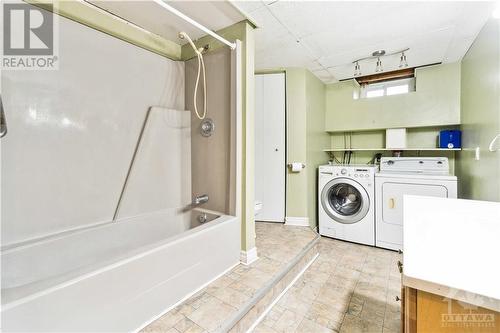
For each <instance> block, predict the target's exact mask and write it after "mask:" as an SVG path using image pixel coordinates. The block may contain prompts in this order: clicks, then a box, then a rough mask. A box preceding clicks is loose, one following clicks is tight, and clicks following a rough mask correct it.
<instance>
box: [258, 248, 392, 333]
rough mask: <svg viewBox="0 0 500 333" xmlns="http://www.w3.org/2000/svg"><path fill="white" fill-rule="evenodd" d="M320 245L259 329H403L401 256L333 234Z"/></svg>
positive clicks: (305, 332) (304, 332) (271, 332)
mask: <svg viewBox="0 0 500 333" xmlns="http://www.w3.org/2000/svg"><path fill="white" fill-rule="evenodd" d="M319 247H320V250H319V251H320V255H319V257H318V259H316V261H315V262H314V263H313V264H312V265H311V267H310V268H309V269H308V270H307V271H306V272H305V273H304V275H303V276H302V277H301V278H300V279H299V280H298V281H297V282H296V283H295V284H294V285H293V286H292V288H290V289H289V291H288V292H287V293H286V294H285V295H284V296H283V298H282V299H281V300H280V301H279V302H278V303H277V305H276V306H274V307H273V309H272V310H271V311H270V312H269V313H268V315H267V316H266V317H265V318H264V320H263V321H262V322H261V323H260V324H259V325H258V326H257V327H256V329H255V330H254V332H255V333H257V332H259V333H261V332H265V333H275V332H301V333H321V332H342V333H343V332H370V333H371V332H374V333H375V332H384V333H387V332H399V331H400V304H399V302H397V301H396V300H395V297H396V296H399V295H400V287H401V278H400V273H399V271H398V269H397V261H398V260H400V255H399V254H398V253H396V252H392V251H387V250H383V249H377V248H372V247H368V246H362V245H356V244H351V243H347V242H342V241H337V240H333V239H329V238H322V239H321V241H320V243H319Z"/></svg>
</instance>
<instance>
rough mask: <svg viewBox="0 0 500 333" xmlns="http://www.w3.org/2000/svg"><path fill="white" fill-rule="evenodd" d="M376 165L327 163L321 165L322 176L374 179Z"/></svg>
mask: <svg viewBox="0 0 500 333" xmlns="http://www.w3.org/2000/svg"><path fill="white" fill-rule="evenodd" d="M375 171H376V167H374V166H371V165H325V166H320V167H319V172H320V176H321V175H325V176H326V175H328V176H333V177H350V178H353V179H358V180H364V179H366V180H368V179H370V178H371V179H373V177H374V174H375Z"/></svg>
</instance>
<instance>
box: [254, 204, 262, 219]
mask: <svg viewBox="0 0 500 333" xmlns="http://www.w3.org/2000/svg"><path fill="white" fill-rule="evenodd" d="M261 210H262V201H259V200H255V213H254V216H255V217H257V215H259V213H260V211H261Z"/></svg>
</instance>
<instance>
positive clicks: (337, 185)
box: [321, 178, 370, 224]
mask: <svg viewBox="0 0 500 333" xmlns="http://www.w3.org/2000/svg"><path fill="white" fill-rule="evenodd" d="M321 204H322V205H323V209H324V210H325V212H326V213H327V214H328V216H330V217H331V218H332V219H334V220H335V221H337V222H339V223H345V224H352V223H356V222H359V221H360V220H362V219H363V218H364V217H365V216H366V214H367V213H368V210H369V209H370V199H369V198H368V193H367V192H366V190H365V189H364V188H363V186H361V184H359V183H358V182H356V181H354V180H352V179H349V178H335V179H332V180H331V181H329V182H328V183H327V184H326V185H325V187H324V188H323V191H322V192H321Z"/></svg>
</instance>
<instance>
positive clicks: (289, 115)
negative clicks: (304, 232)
mask: <svg viewBox="0 0 500 333" xmlns="http://www.w3.org/2000/svg"><path fill="white" fill-rule="evenodd" d="M285 73H286V74H285V75H286V123H287V124H286V135H287V140H286V143H287V147H286V149H287V163H293V162H303V163H306V160H307V146H306V135H307V128H306V121H307V116H306V70H305V69H303V68H289V69H286V71H285ZM286 216H287V217H307V173H306V172H299V173H292V172H291V171H290V170H289V169H287V176H286Z"/></svg>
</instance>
